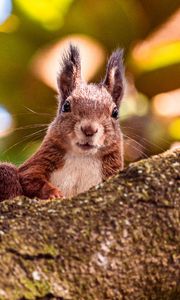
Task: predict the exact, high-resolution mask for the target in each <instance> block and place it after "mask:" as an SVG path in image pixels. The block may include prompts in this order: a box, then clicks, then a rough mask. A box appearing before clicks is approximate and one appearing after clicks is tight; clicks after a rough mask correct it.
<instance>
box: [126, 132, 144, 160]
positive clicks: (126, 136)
mask: <svg viewBox="0 0 180 300" xmlns="http://www.w3.org/2000/svg"><path fill="white" fill-rule="evenodd" d="M124 136H125V137H127V138H128V139H130V140H131V141H133V142H134V143H135V144H137V145H138V146H140V147H141V148H142V149H144V150H147V147H145V146H143V145H142V144H140V143H138V142H137V141H136V140H135V139H133V138H131V137H130V136H128V135H126V134H124ZM136 150H138V148H137V149H136ZM139 150H140V149H139ZM144 154H145V153H144ZM147 157H148V156H147Z"/></svg>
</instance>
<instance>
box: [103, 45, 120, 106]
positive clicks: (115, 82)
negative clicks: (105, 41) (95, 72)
mask: <svg viewBox="0 0 180 300" xmlns="http://www.w3.org/2000/svg"><path fill="white" fill-rule="evenodd" d="M124 81H125V80H124V66H123V50H122V49H117V50H116V51H115V52H113V53H112V54H111V56H110V58H109V60H108V63H107V69H106V75H105V79H104V81H103V85H104V86H105V87H106V89H107V90H108V92H109V93H110V94H111V96H112V98H113V100H114V102H115V103H116V105H117V106H118V107H119V105H120V102H121V99H122V97H123V94H124V84H125V83H124Z"/></svg>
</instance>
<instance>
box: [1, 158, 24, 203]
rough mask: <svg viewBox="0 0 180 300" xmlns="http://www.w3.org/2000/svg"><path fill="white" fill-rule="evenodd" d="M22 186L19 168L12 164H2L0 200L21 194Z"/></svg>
mask: <svg viewBox="0 0 180 300" xmlns="http://www.w3.org/2000/svg"><path fill="white" fill-rule="evenodd" d="M22 194H23V193H22V187H21V185H20V182H19V175H18V172H17V168H16V167H15V166H13V165H12V164H8V163H3V164H1V165H0V201H2V200H4V199H9V198H13V197H17V196H21V195H22Z"/></svg>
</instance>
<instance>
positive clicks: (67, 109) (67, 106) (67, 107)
mask: <svg viewBox="0 0 180 300" xmlns="http://www.w3.org/2000/svg"><path fill="white" fill-rule="evenodd" d="M70 111H71V105H70V102H69V101H66V102H65V103H64V104H63V106H62V112H70Z"/></svg>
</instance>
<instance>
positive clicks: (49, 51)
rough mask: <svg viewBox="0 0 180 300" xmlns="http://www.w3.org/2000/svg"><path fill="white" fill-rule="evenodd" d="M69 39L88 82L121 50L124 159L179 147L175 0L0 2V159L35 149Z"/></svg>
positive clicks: (179, 28)
mask: <svg viewBox="0 0 180 300" xmlns="http://www.w3.org/2000/svg"><path fill="white" fill-rule="evenodd" d="M69 41H71V42H74V43H75V44H76V45H78V46H79V47H80V51H81V54H82V69H83V76H84V78H85V79H86V80H87V81H98V80H100V79H102V76H103V74H104V71H105V64H106V61H107V57H108V55H109V54H110V53H111V51H112V50H113V49H115V48H117V47H123V48H124V49H125V65H126V77H127V91H126V95H125V97H124V100H123V103H122V106H121V115H120V119H121V126H122V130H123V133H124V137H125V157H126V161H127V162H130V161H135V160H138V159H141V158H145V157H148V156H149V155H152V154H156V153H160V152H163V151H164V150H166V149H169V148H173V147H179V146H180V0H173V1H172V0H159V1H157V0H111V1H110V0H98V1H97V0H86V1H83V0H51V1H49V0H28V1H24V0H0V160H6V161H11V162H15V163H16V164H20V163H21V162H23V161H24V160H25V159H26V158H27V157H29V156H30V155H31V153H33V152H34V151H35V149H37V147H38V146H39V144H40V142H41V140H42V138H43V136H44V135H45V132H46V128H47V125H48V123H49V122H50V121H51V120H52V119H53V116H54V115H55V112H56V107H57V103H56V98H55V96H56V93H57V87H56V75H57V72H58V67H59V60H60V56H61V53H62V51H63V49H64V48H66V46H67V44H68V43H69Z"/></svg>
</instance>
